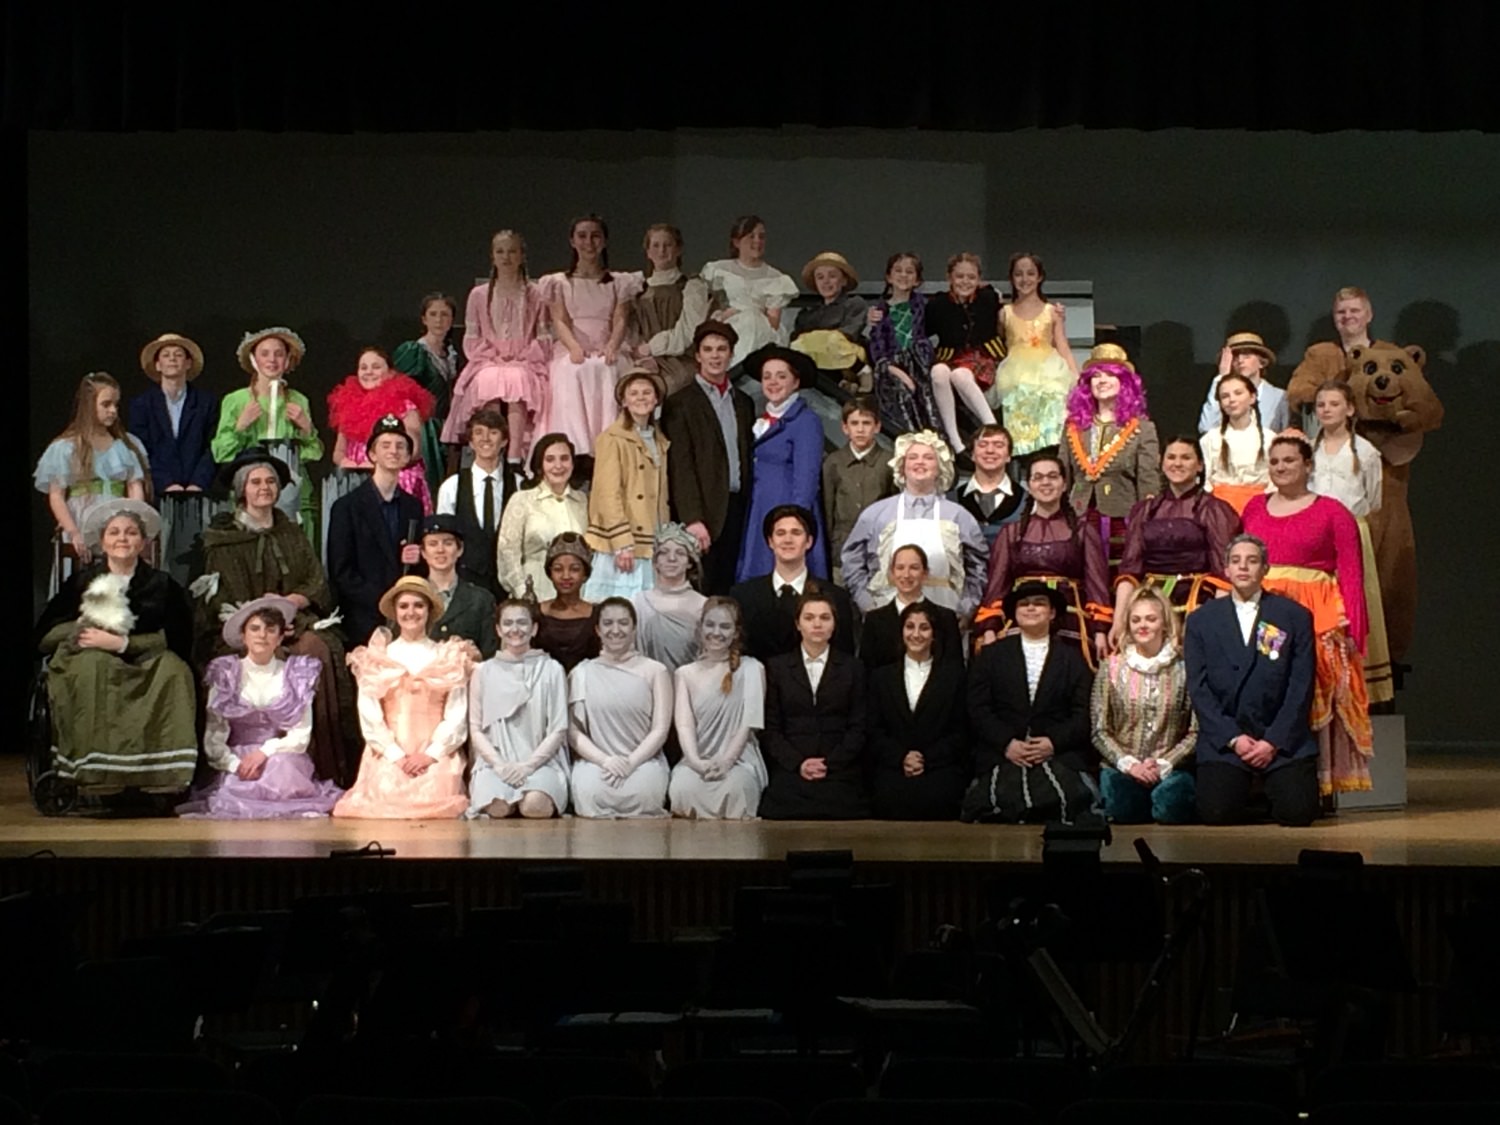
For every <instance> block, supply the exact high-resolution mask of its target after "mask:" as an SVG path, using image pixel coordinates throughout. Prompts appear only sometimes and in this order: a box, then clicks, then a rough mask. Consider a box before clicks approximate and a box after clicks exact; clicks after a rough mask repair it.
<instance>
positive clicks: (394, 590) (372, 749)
mask: <svg viewBox="0 0 1500 1125" xmlns="http://www.w3.org/2000/svg"><path fill="white" fill-rule="evenodd" d="M440 604H441V603H440V599H439V598H438V595H437V591H436V590H434V589H433V588H432V587H431V586H430V585H428V582H427V580H426V579H425V578H417V577H415V576H413V575H407V576H406V577H404V578H399V579H397V580H396V584H395V585H394V586H392V587H391V588H390V589H389V590H387V591H386V593H385V597H383V598H381V599H380V606H379V610H380V613H381V614H382V615H383V616H384V617H386V618H389V619H391V620H393V621H395V622H396V626H397V628H399V629H400V630H401V635H400V636H399V637H396V638H395V639H392V638H391V634H390V632H389V630H387V629H386V628H385V626H383V625H382V626H380V627H379V628H377V629H376V630H375V632H374V634H373V635H372V636H371V637H370V643H369V644H368V645H363V646H361V647H360V648H357V649H355V650H354V651H353V652H351V653H350V654H349V667H350V668H352V669H353V670H354V682H355V686H356V687H357V688H358V690H359V725H360V729H361V730H363V731H364V736H365V753H364V757H363V758H361V759H360V763H359V777H358V778H356V779H355V782H354V786H353V788H351V789H350V790H349V792H347V793H345V794H344V796H343V797H342V798H340V800H339V803H338V804H337V805H335V806H334V807H333V815H334V816H350V817H371V818H379V819H382V820H436V819H446V818H450V817H456V816H462V815H463V813H464V810H465V809H467V808H468V807H469V797H468V794H466V793H465V792H464V754H463V745H464V740H465V738H466V737H467V736H468V726H469V723H468V717H469V706H468V701H469V692H468V684H469V670H470V668H471V667H472V666H473V663H474V659H475V657H476V656H478V653H477V652H476V651H475V649H474V646H473V645H472V644H471V643H470V642H468V641H466V640H463V639H461V638H458V637H454V638H452V639H451V640H446V641H443V642H442V643H441V644H440V643H438V642H437V641H434V640H432V639H431V638H429V637H428V636H427V623H428V622H429V621H430V620H432V618H433V616H434V615H435V614H436V613H437V612H438V609H439V607H440Z"/></svg>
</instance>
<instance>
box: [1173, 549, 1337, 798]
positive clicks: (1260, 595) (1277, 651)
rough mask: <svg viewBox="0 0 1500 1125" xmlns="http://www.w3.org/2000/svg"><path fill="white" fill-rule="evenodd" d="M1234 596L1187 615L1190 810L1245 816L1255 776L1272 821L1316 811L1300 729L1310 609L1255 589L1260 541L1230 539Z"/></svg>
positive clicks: (1313, 746) (1313, 775)
mask: <svg viewBox="0 0 1500 1125" xmlns="http://www.w3.org/2000/svg"><path fill="white" fill-rule="evenodd" d="M1225 561H1226V566H1225V576H1226V577H1227V578H1228V579H1229V583H1230V585H1231V586H1232V587H1233V595H1232V596H1231V597H1228V598H1217V599H1215V600H1214V601H1211V602H1209V603H1208V604H1206V605H1204V606H1202V607H1200V608H1199V609H1198V611H1197V612H1196V613H1194V614H1193V615H1192V616H1191V617H1189V618H1188V620H1187V644H1186V656H1187V673H1188V691H1189V692H1190V693H1191V695H1192V699H1193V707H1194V709H1195V710H1196V711H1197V713H1198V750H1197V760H1198V779H1197V781H1198V813H1199V815H1200V816H1202V818H1203V822H1204V823H1205V824H1234V823H1237V822H1240V821H1243V820H1245V819H1247V817H1246V807H1247V805H1248V803H1249V798H1250V792H1251V789H1252V787H1253V786H1254V785H1255V783H1256V782H1257V781H1258V782H1260V784H1261V786H1262V788H1263V789H1264V790H1265V795H1266V799H1267V800H1268V801H1269V802H1270V806H1271V815H1272V817H1274V818H1275V819H1276V821H1277V823H1279V824H1284V825H1287V826H1289V827H1305V826H1306V825H1308V824H1311V823H1312V822H1313V820H1314V818H1315V817H1316V816H1317V815H1318V740H1317V739H1316V738H1315V737H1314V736H1313V733H1312V730H1311V728H1310V727H1309V725H1308V709H1309V707H1310V705H1311V703H1312V694H1313V675H1314V659H1315V658H1314V653H1313V624H1312V614H1310V613H1308V611H1307V610H1305V609H1303V608H1302V607H1301V606H1300V605H1298V604H1297V603H1296V602H1294V601H1292V600H1291V599H1290V598H1283V597H1280V596H1279V595H1276V594H1271V593H1267V592H1265V591H1263V590H1262V589H1261V582H1262V581H1263V580H1264V578H1265V575H1266V570H1267V569H1268V567H1267V563H1266V545H1265V544H1264V543H1263V542H1261V541H1260V540H1259V539H1257V538H1255V537H1254V536H1253V535H1237V536H1235V538H1233V539H1232V540H1230V542H1229V550H1228V553H1227V557H1226V560H1225Z"/></svg>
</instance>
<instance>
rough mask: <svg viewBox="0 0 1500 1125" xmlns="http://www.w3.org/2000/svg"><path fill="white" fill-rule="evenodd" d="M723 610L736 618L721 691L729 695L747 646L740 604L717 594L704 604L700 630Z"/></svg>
mask: <svg viewBox="0 0 1500 1125" xmlns="http://www.w3.org/2000/svg"><path fill="white" fill-rule="evenodd" d="M716 609H722V610H724V611H725V612H727V613H728V614H729V615H730V616H731V617H733V618H734V640H732V641H730V642H729V671H727V672H725V673H724V681H723V684H722V685H721V690H722V691H723V692H724V694H725V695H728V694H729V693H730V691H731V690H732V689H733V688H734V674H735V673H736V672H738V671H739V670H740V659H741V657H742V656H743V652H744V644H745V623H744V618H743V616H742V615H743V612H744V611H743V610H741V609H740V603H739V602H737V601H735V600H734V599H733V598H727V597H724V596H723V595H722V594H715V595H714V596H713V597H711V598H709V599H708V600H707V601H705V602H704V603H703V612H702V613H701V614H699V615H698V628H699V629H700V630H701V629H702V628H703V622H704V621H706V620H708V615H709V613H710V612H711V611H713V610H716Z"/></svg>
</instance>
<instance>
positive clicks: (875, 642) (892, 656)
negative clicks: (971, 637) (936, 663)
mask: <svg viewBox="0 0 1500 1125" xmlns="http://www.w3.org/2000/svg"><path fill="white" fill-rule="evenodd" d="M922 604H923V605H924V606H926V609H927V612H928V614H929V615H930V617H931V620H932V651H933V652H934V653H935V654H941V657H942V658H943V659H945V660H957V661H958V662H959V665H960V669H959V670H960V671H962V665H963V659H964V641H963V634H962V633H960V632H959V629H958V614H956V613H954V612H953V611H952V610H951V609H949V608H948V607H947V606H945V605H938V604H937V603H936V602H930V601H928V600H927V599H926V598H923V599H922ZM905 655H906V645H905V644H903V643H902V640H901V614H900V613H899V612H898V611H897V609H896V603H895V602H894V601H889V602H886V603H885V605H883V606H880V607H878V608H877V609H872V610H871V611H870V612H869V613H867V614H865V617H864V620H863V621H862V622H861V623H860V626H859V658H860V659H861V660H863V661H864V662H865V668H866V669H868V670H869V671H872V672H873V671H874V670H875V669H876V668H884V667H885V666H886V665H887V664H894V663H898V662H899V661H900V660H901V658H902V657H903V656H905Z"/></svg>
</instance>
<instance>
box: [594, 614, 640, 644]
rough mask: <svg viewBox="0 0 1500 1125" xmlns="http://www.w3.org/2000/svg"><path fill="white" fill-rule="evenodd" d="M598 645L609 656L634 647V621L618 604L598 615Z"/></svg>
mask: <svg viewBox="0 0 1500 1125" xmlns="http://www.w3.org/2000/svg"><path fill="white" fill-rule="evenodd" d="M599 645H600V647H601V648H603V649H604V651H605V652H607V653H609V654H610V655H611V656H621V655H623V654H625V653H627V652H629V651H630V650H631V649H632V648H634V647H635V622H633V621H632V620H631V619H630V614H629V612H627V611H626V610H623V609H621V608H620V607H619V606H610V607H609V608H608V609H606V610H605V611H604V612H603V613H601V614H600V615H599Z"/></svg>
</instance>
